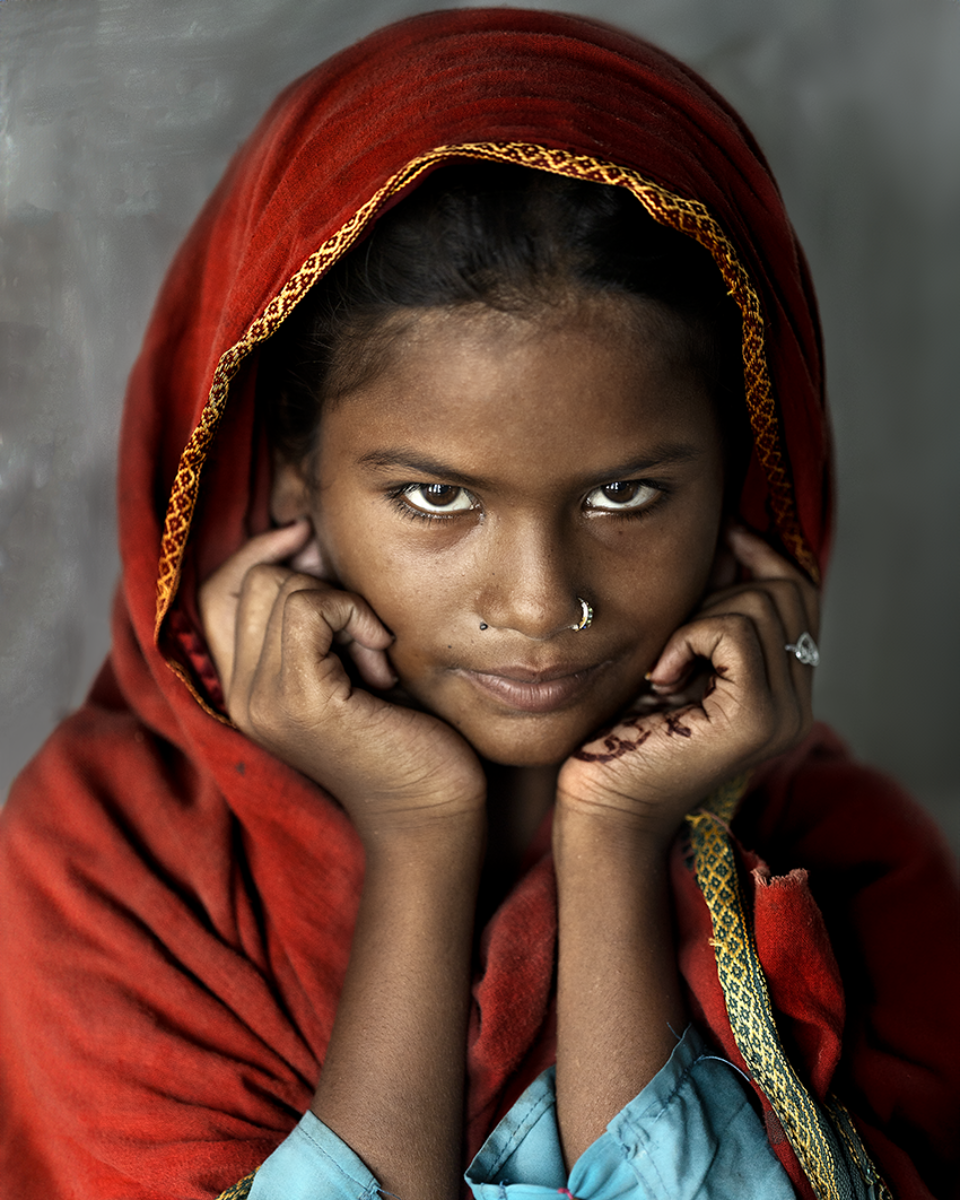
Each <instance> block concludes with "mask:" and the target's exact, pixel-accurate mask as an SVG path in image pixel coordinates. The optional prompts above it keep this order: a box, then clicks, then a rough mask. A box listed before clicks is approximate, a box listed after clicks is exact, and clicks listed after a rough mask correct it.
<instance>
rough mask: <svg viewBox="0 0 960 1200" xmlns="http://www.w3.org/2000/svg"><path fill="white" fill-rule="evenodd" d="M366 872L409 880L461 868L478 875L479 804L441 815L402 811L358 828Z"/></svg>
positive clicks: (483, 823) (482, 838) (482, 834)
mask: <svg viewBox="0 0 960 1200" xmlns="http://www.w3.org/2000/svg"><path fill="white" fill-rule="evenodd" d="M359 832H360V837H361V840H362V842H363V846H364V850H365V852H366V864H367V872H368V873H369V872H370V871H372V870H374V871H390V872H393V873H395V874H399V875H403V876H405V877H407V878H414V877H416V876H418V875H425V876H427V877H429V878H430V879H434V880H436V879H440V878H442V877H445V876H448V875H450V874H454V875H458V876H462V874H463V873H464V872H472V873H475V874H477V875H479V872H480V867H481V866H482V863H483V856H484V851H485V848H486V835H487V819H486V812H485V810H484V809H483V808H473V807H471V808H466V809H464V810H462V811H450V812H447V813H446V814H445V815H443V816H439V815H437V814H436V813H431V814H430V815H429V816H428V815H425V814H422V815H420V816H418V815H417V814H416V813H411V812H404V813H402V814H397V818H396V819H391V818H387V817H384V818H382V819H380V820H378V821H377V822H376V823H374V824H371V826H370V827H369V828H367V829H364V830H360V831H359Z"/></svg>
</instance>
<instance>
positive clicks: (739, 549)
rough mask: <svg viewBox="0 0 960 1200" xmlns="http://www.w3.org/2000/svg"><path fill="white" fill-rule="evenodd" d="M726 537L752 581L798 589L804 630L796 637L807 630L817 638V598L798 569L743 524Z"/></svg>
mask: <svg viewBox="0 0 960 1200" xmlns="http://www.w3.org/2000/svg"><path fill="white" fill-rule="evenodd" d="M725 536H726V540H727V543H728V545H729V546H730V548H731V550H732V551H733V553H734V555H735V557H736V559H737V561H738V562H739V563H740V564H741V566H744V567H746V568H747V570H748V571H749V572H750V574H751V575H752V576H753V578H754V579H755V580H757V581H758V582H762V581H764V580H768V579H788V580H790V581H791V582H792V583H793V584H794V585H795V586H796V587H797V589H798V591H799V593H800V596H801V598H802V602H803V608H804V615H805V618H806V620H805V623H804V628H803V629H800V630H797V635H798V636H799V634H800V633H803V632H804V630H806V632H808V633H810V634H811V636H812V637H814V638H816V636H817V632H818V630H819V626H820V595H819V592H818V591H817V589H816V587H815V586H814V584H813V583H811V582H810V580H809V579H808V578H807V576H806V575H805V574H804V573H803V572H802V571H801V570H800V568H799V567H797V566H795V565H794V564H793V563H792V562H790V561H788V560H787V559H786V558H784V557H783V555H781V554H778V553H777V552H776V550H774V549H773V548H772V547H771V546H769V545H768V544H767V543H766V542H765V541H764V540H763V538H761V537H758V536H757V534H755V533H751V532H750V530H748V529H744V527H743V526H742V525H731V526H730V527H729V528H728V529H727V530H726V535H725Z"/></svg>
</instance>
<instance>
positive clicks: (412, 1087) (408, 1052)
mask: <svg viewBox="0 0 960 1200" xmlns="http://www.w3.org/2000/svg"><path fill="white" fill-rule="evenodd" d="M467 826H469V828H467ZM482 841H483V828H482V824H481V823H480V821H479V820H468V821H466V822H457V823H456V828H448V829H443V830H437V831H427V830H424V831H422V832H420V833H415V834H413V835H412V836H409V835H404V837H403V838H399V839H396V840H394V841H392V842H389V843H387V844H385V845H383V846H382V847H374V848H373V849H372V850H371V849H370V848H369V847H368V857H367V874H366V879H365V882H364V891H363V897H362V900H361V904H360V911H359V914H358V919H357V927H356V932H355V934H354V940H353V947H352V950H351V957H350V966H349V969H348V972H347V977H346V980H345V983H344V988H343V993H342V995H341V999H340V1003H339V1006H338V1009H337V1017H336V1022H335V1024H334V1029H333V1034H332V1036H331V1040H330V1045H329V1048H328V1051H327V1057H326V1061H325V1062H324V1066H323V1071H322V1074H321V1077H320V1083H319V1086H318V1088H317V1092H316V1096H315V1097H314V1101H313V1104H312V1106H311V1107H312V1109H313V1111H314V1112H315V1113H316V1115H317V1116H318V1117H319V1118H320V1119H321V1120H322V1121H324V1122H325V1123H326V1124H327V1125H328V1126H329V1127H330V1128H331V1129H332V1130H333V1131H334V1132H335V1133H336V1134H338V1135H339V1136H340V1137H341V1138H342V1139H343V1140H344V1141H345V1142H347V1144H348V1145H350V1146H351V1147H352V1149H353V1150H354V1151H355V1152H356V1153H357V1154H359V1155H360V1157H361V1158H362V1159H363V1160H364V1161H365V1162H366V1164H367V1166H368V1167H369V1168H370V1170H371V1171H372V1172H373V1174H374V1175H375V1176H376V1177H377V1179H378V1181H379V1182H380V1184H381V1185H382V1187H383V1188H384V1189H386V1190H388V1191H391V1192H394V1193H396V1194H397V1195H400V1196H416V1197H418V1198H422V1200H449V1198H450V1197H451V1196H456V1195H459V1192H460V1185H459V1182H458V1181H459V1176H460V1170H461V1161H460V1160H461V1134H462V1126H463V1086H464V1047H465V1044H466V1026H467V1015H468V1005H469V978H470V954H471V944H472V933H473V918H474V909H475V905H476V892H477V882H478V877H479V871H480V858H481V851H482Z"/></svg>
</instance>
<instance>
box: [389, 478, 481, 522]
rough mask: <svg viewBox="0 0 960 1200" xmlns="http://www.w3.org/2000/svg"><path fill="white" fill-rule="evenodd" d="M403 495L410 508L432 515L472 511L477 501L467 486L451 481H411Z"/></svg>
mask: <svg viewBox="0 0 960 1200" xmlns="http://www.w3.org/2000/svg"><path fill="white" fill-rule="evenodd" d="M402 495H403V498H404V501H405V503H406V504H407V505H409V507H410V508H412V509H415V510H416V511H417V512H421V513H429V514H430V515H431V516H449V515H451V514H452V513H463V512H470V510H471V509H473V508H475V507H476V501H475V500H474V498H473V497H472V496H471V495H470V493H469V492H468V491H467V490H466V488H462V487H455V486H454V485H453V484H451V483H411V484H409V485H408V486H407V487H405V488H404V489H403V492H402Z"/></svg>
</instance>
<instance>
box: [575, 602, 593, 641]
mask: <svg viewBox="0 0 960 1200" xmlns="http://www.w3.org/2000/svg"><path fill="white" fill-rule="evenodd" d="M577 603H578V604H579V605H580V620H579V621H574V623H573V624H572V625H571V626H570V628H571V629H572V630H574V632H576V633H579V632H580V630H581V629H588V628H589V626H590V624H591V622H592V621H593V609H592V608H591V607H590V605H589V604H588V603H587V602H586V600H582V599H581V598H580V597H579V596H578V597H577Z"/></svg>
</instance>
